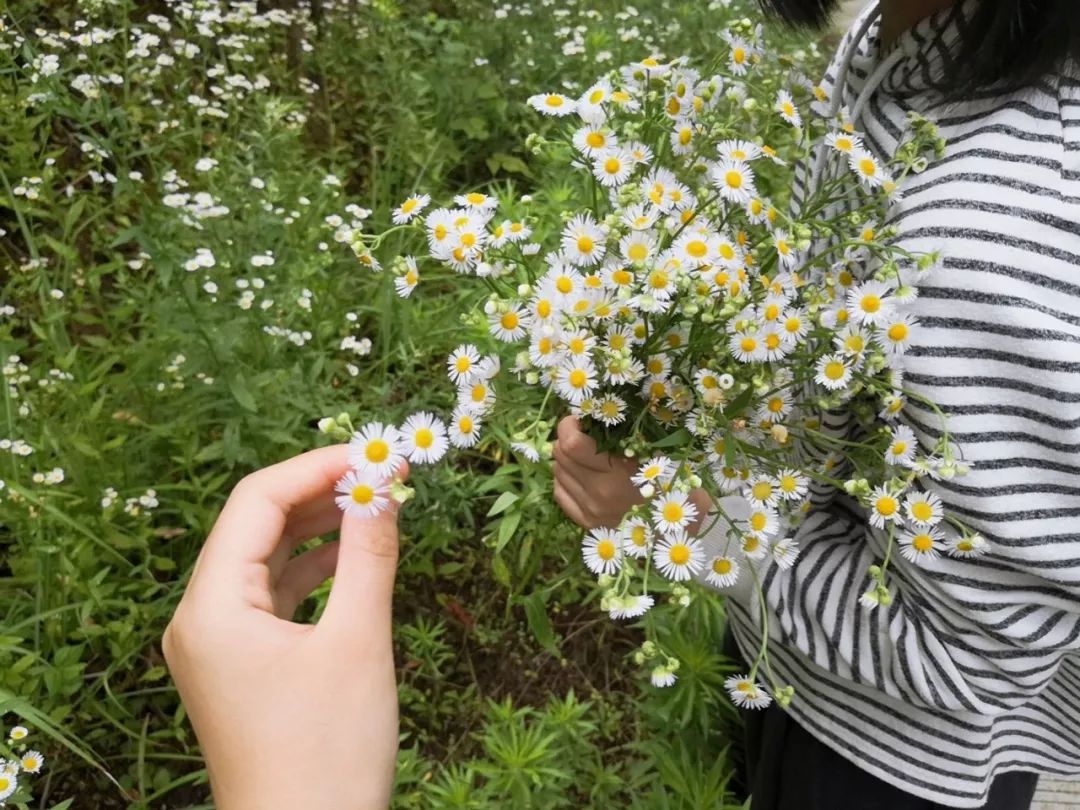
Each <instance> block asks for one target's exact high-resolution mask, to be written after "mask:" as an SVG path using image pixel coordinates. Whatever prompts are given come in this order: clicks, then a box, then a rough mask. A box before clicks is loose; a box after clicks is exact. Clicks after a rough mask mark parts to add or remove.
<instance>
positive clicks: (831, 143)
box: [825, 131, 863, 155]
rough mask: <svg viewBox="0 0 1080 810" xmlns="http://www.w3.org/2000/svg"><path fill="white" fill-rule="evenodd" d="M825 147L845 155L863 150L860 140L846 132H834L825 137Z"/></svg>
mask: <svg viewBox="0 0 1080 810" xmlns="http://www.w3.org/2000/svg"><path fill="white" fill-rule="evenodd" d="M825 145H826V146H828V147H829V148H830V149H835V150H836V151H837V152H841V153H842V154H845V155H852V154H854V153H855V152H857V151H859V150H861V149H863V142H862V139H861V138H859V136H858V135H852V134H850V133H848V132H843V131H834V132H830V133H829V134H828V135H826V136H825Z"/></svg>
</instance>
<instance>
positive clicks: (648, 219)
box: [622, 203, 660, 231]
mask: <svg viewBox="0 0 1080 810" xmlns="http://www.w3.org/2000/svg"><path fill="white" fill-rule="evenodd" d="M659 217H660V212H659V211H657V210H656V209H655V208H651V207H646V206H645V205H643V204H641V203H637V204H636V205H631V206H630V207H629V208H627V209H625V210H624V211H623V214H622V221H623V224H624V225H626V227H627V228H629V229H630V230H632V231H647V230H648V229H649V228H651V227H652V226H653V225H655V224H656V220H657V219H659Z"/></svg>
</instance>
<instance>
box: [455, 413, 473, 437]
mask: <svg viewBox="0 0 1080 810" xmlns="http://www.w3.org/2000/svg"><path fill="white" fill-rule="evenodd" d="M457 426H458V430H459V431H461V432H462V433H465V434H469V433H472V432H473V420H472V417H471V416H462V417H461V418H460V419H458V423H457Z"/></svg>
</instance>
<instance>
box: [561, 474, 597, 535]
mask: <svg viewBox="0 0 1080 810" xmlns="http://www.w3.org/2000/svg"><path fill="white" fill-rule="evenodd" d="M555 502H556V503H557V504H559V508H560V509H562V510H563V512H565V513H566V516H567V517H568V518H570V520H572V521H574V523H576V524H577V525H578V526H580V527H581V528H583V529H592V528H595V527H594V526H593V525H592V522H591V521H590V520H589V519H588V518H586V517H585V513H584V512H583V511H582V509H581V506H580V505H579V504H578V501H577V499H576V498H574V496H573V495H571V494H570V493H569V492H567V490H566V487H565V486H564V485H563V482H562V481H560V480H559V479H558V478H556V479H555Z"/></svg>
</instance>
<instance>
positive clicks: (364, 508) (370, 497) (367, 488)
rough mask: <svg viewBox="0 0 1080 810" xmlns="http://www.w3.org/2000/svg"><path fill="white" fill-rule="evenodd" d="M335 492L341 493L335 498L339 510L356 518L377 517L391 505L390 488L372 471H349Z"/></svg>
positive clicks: (339, 482)
mask: <svg viewBox="0 0 1080 810" xmlns="http://www.w3.org/2000/svg"><path fill="white" fill-rule="evenodd" d="M334 491H335V492H338V493H340V494H339V495H338V496H337V497H335V498H334V501H335V502H336V503H337V505H338V508H339V509H341V511H342V512H345V513H346V514H348V515H354V516H355V517H362V518H370V517H375V515H377V514H379V513H380V512H383V511H385V510H386V508H387V507H388V506H389V505H390V487H389V486H388V485H387V483H386V480H385V479H383V478H380V477H379V476H378V475H376V474H375V473H374V472H372V471H370V470H364V471H360V470H349V472H347V473H345V476H344V477H343V478H342V479H341V480H340V481H338V482H337V485H336V486H335V487H334Z"/></svg>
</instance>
